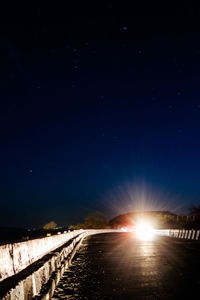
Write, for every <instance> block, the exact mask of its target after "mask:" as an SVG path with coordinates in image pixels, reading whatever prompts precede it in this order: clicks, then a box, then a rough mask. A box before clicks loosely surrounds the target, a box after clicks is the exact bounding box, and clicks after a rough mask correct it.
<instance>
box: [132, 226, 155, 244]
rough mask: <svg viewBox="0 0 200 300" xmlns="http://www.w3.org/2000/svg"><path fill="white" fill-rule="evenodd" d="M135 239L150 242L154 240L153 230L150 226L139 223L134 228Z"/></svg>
mask: <svg viewBox="0 0 200 300" xmlns="http://www.w3.org/2000/svg"><path fill="white" fill-rule="evenodd" d="M135 232H136V235H137V237H138V238H139V239H140V240H142V241H152V240H153V238H154V229H153V226H152V224H150V223H147V222H140V223H138V224H137V226H136V228H135Z"/></svg>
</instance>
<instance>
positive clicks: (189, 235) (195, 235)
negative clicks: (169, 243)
mask: <svg viewBox="0 0 200 300" xmlns="http://www.w3.org/2000/svg"><path fill="white" fill-rule="evenodd" d="M169 236H172V237H176V238H179V239H187V240H196V241H198V240H199V239H200V230H194V229H190V230H189V229H173V230H169Z"/></svg>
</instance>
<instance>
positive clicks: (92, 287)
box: [53, 233, 200, 300]
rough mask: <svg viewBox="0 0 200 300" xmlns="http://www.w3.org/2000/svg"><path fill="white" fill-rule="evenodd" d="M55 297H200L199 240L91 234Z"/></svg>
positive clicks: (148, 299) (122, 234) (101, 299)
mask: <svg viewBox="0 0 200 300" xmlns="http://www.w3.org/2000/svg"><path fill="white" fill-rule="evenodd" d="M53 299H73V300H74V299H89V300H92V299H99V300H103V299H113V300H116V299H122V300H124V299H131V300H132V299H146V300H152V299H200V242H197V241H187V240H180V239H175V238H169V237H160V236H158V237H157V238H156V239H155V240H153V241H150V242H144V241H140V240H138V239H137V237H136V236H135V235H134V234H133V233H105V234H97V235H93V236H89V237H87V238H85V239H84V241H83V243H82V246H81V247H80V249H79V251H78V252H77V254H76V256H75V257H74V260H73V263H72V265H71V267H70V268H69V269H68V270H67V271H66V272H65V273H64V276H63V277H62V279H61V280H60V282H59V284H58V286H57V288H56V290H55V293H54V298H53Z"/></svg>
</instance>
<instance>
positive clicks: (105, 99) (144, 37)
mask: <svg viewBox="0 0 200 300" xmlns="http://www.w3.org/2000/svg"><path fill="white" fill-rule="evenodd" d="M150 2H151V1H148V2H146V3H145V2H143V3H141V6H139V5H138V6H137V7H135V8H133V9H132V10H131V9H130V8H129V7H127V6H126V5H125V4H122V3H121V6H116V4H115V1H107V2H106V3H103V2H101V4H99V5H97V4H96V7H95V6H94V3H93V6H91V5H90V6H86V4H85V2H84V6H79V5H78V3H76V6H75V5H74V7H73V6H70V7H64V6H63V7H62V6H61V5H58V4H56V2H54V5H53V4H52V6H51V5H50V4H48V6H44V7H41V6H38V7H36V6H30V7H23V8H20V7H18V6H17V7H12V10H10V9H9V8H8V9H5V11H2V12H1V13H3V18H2V19H1V27H0V66H1V67H0V100H1V103H0V132H1V135H0V137H1V139H0V163H1V166H0V182H1V186H0V199H1V207H0V226H19V227H20V226H21V227H22V226H25V227H39V226H42V225H44V224H45V223H47V222H48V221H51V220H54V221H55V222H56V223H57V224H58V225H67V224H75V223H77V222H81V221H82V220H83V218H84V217H85V216H86V215H87V214H88V213H89V212H92V211H95V210H100V211H102V212H103V213H105V214H106V215H107V216H108V217H112V216H115V215H117V214H120V213H124V212H127V211H132V210H134V209H154V210H159V209H164V210H171V211H173V212H175V213H186V212H187V208H188V206H189V205H190V204H191V203H193V204H195V205H197V204H200V182H199V179H200V13H199V12H200V10H199V7H192V6H191V4H190V2H189V1H180V2H176V1H173V2H172V1H168V4H167V3H165V2H164V1H160V2H162V3H160V4H157V3H155V5H152V2H151V4H147V3H150ZM170 3H171V4H170ZM82 5H83V4H82ZM161 5H162V6H161Z"/></svg>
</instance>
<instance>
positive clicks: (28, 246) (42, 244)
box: [0, 230, 83, 282]
mask: <svg viewBox="0 0 200 300" xmlns="http://www.w3.org/2000/svg"><path fill="white" fill-rule="evenodd" d="M82 231H83V230H75V231H73V232H69V233H65V234H60V235H53V236H50V237H45V238H41V239H34V240H29V241H25V242H19V243H12V244H6V245H2V246H0V282H1V281H2V280H4V279H6V278H7V277H10V276H12V275H15V274H17V273H18V272H20V271H22V270H23V269H25V268H26V267H28V266H29V265H30V264H32V263H33V262H35V261H37V260H38V259H40V258H41V257H42V256H44V255H45V254H47V253H49V252H50V251H53V250H54V249H56V248H58V247H59V246H61V245H63V244H64V243H66V242H67V241H68V240H70V239H72V238H73V237H75V236H77V235H78V234H80V233H81V232H82Z"/></svg>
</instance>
